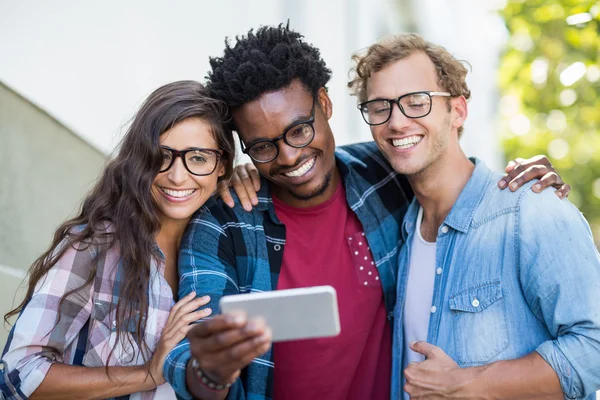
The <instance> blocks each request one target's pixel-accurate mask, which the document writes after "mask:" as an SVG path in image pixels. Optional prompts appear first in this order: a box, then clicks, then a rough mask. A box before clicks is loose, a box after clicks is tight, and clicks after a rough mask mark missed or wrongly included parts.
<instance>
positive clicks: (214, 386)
mask: <svg viewBox="0 0 600 400" xmlns="http://www.w3.org/2000/svg"><path fill="white" fill-rule="evenodd" d="M192 372H193V373H194V376H195V377H196V379H197V380H198V381H200V383H202V384H203V385H204V386H206V387H207V388H209V389H211V390H225V389H229V388H230V387H231V385H232V383H226V384H224V385H223V384H220V383H216V382H214V381H213V380H212V379H210V378H209V377H208V376H206V374H205V373H204V371H202V370H201V369H200V364H199V363H198V361H197V360H196V359H195V358H192Z"/></svg>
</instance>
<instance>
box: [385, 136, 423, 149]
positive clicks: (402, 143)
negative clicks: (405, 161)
mask: <svg viewBox="0 0 600 400" xmlns="http://www.w3.org/2000/svg"><path fill="white" fill-rule="evenodd" d="M421 140H423V136H417V135H413V136H407V137H404V138H402V139H392V140H391V142H392V146H394V147H395V148H397V149H401V150H406V149H410V148H411V147H413V146H416V145H417V144H419V143H420V142H421Z"/></svg>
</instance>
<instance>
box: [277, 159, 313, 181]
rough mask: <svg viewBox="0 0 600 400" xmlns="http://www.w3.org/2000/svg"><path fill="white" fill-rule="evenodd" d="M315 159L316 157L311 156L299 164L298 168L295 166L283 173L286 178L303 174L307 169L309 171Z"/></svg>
mask: <svg viewBox="0 0 600 400" xmlns="http://www.w3.org/2000/svg"><path fill="white" fill-rule="evenodd" d="M316 159H317V157H313V158H311V159H309V160H307V161H306V162H305V163H303V164H302V165H300V167H299V168H296V169H295V170H293V171H289V172H285V173H284V174H283V175H285V176H287V177H288V178H298V177H301V176H304V175H305V174H306V173H307V172H308V171H310V169H311V168H312V167H313V165H315V161H316Z"/></svg>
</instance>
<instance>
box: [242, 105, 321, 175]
mask: <svg viewBox="0 0 600 400" xmlns="http://www.w3.org/2000/svg"><path fill="white" fill-rule="evenodd" d="M315 103H316V99H315V98H313V104H312V110H311V112H310V118H309V119H307V120H306V121H298V122H294V123H293V124H291V125H290V126H288V127H287V128H286V130H285V131H284V132H283V134H282V135H279V136H277V137H276V138H273V139H258V140H255V141H253V142H251V143H249V144H248V146H244V143H243V142H241V147H242V153H245V154H248V155H249V156H250V158H252V159H253V160H254V161H256V162H258V163H268V162H270V161H273V160H274V159H276V158H277V156H278V155H279V145H278V144H277V142H278V141H279V140H281V139H283V141H284V142H285V144H287V145H288V146H291V147H295V148H297V149H299V148H302V147H306V146H308V145H309V144H310V143H311V142H312V141H313V139H314V138H315V127H314V123H315Z"/></svg>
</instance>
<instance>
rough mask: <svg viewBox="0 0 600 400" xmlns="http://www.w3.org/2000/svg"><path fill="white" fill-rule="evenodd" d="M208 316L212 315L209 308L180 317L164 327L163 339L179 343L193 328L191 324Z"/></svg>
mask: <svg viewBox="0 0 600 400" xmlns="http://www.w3.org/2000/svg"><path fill="white" fill-rule="evenodd" d="M210 314H212V310H211V309H210V308H204V309H202V310H198V311H194V312H190V313H188V314H184V315H182V316H181V317H180V318H178V319H177V320H174V321H173V323H172V324H171V325H169V326H165V329H164V330H163V334H162V337H163V339H164V340H170V339H171V338H174V340H176V342H175V343H179V342H180V341H182V340H183V339H184V338H185V336H186V335H187V333H188V332H189V331H190V329H191V328H193V327H194V325H193V324H192V323H193V322H195V321H198V320H200V319H202V318H206V317H208V316H209V315H210Z"/></svg>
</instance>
